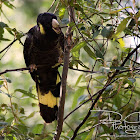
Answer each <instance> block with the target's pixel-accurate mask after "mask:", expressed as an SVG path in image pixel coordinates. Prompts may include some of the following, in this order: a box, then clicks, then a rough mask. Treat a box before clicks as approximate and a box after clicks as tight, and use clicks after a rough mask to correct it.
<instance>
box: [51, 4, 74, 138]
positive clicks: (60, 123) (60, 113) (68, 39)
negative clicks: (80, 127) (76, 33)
mask: <svg viewBox="0 0 140 140" xmlns="http://www.w3.org/2000/svg"><path fill="white" fill-rule="evenodd" d="M68 12H69V22H70V23H71V22H73V19H75V17H74V9H73V8H72V7H71V6H69V7H68ZM71 29H72V28H71V27H70V26H69V27H68V28H67V31H66V39H65V51H64V66H63V73H62V80H61V83H62V85H61V89H60V102H59V109H58V124H57V129H56V134H55V135H54V138H53V139H54V140H59V138H60V135H61V132H62V128H63V117H64V105H65V93H66V81H67V73H68V67H69V54H70V49H71V48H72V33H71Z"/></svg>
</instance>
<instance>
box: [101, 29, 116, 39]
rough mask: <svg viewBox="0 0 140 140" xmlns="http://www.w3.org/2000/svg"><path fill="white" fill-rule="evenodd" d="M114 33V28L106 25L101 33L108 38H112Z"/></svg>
mask: <svg viewBox="0 0 140 140" xmlns="http://www.w3.org/2000/svg"><path fill="white" fill-rule="evenodd" d="M112 33H113V28H112V27H104V28H103V30H102V31H101V35H102V36H103V37H106V38H110V37H111V36H112Z"/></svg>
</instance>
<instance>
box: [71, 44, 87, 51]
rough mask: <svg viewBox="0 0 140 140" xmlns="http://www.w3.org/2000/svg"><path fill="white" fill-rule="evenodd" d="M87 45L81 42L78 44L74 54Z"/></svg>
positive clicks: (74, 48)
mask: <svg viewBox="0 0 140 140" xmlns="http://www.w3.org/2000/svg"><path fill="white" fill-rule="evenodd" d="M85 45H86V43H85V42H80V43H79V44H77V45H76V46H75V47H73V49H72V52H76V51H79V50H80V49H81V48H82V47H84V46H85Z"/></svg>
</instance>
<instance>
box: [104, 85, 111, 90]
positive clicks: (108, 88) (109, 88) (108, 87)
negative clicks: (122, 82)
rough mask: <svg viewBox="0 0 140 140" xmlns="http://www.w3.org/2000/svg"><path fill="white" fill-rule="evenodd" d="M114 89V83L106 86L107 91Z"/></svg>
mask: <svg viewBox="0 0 140 140" xmlns="http://www.w3.org/2000/svg"><path fill="white" fill-rule="evenodd" d="M112 89H113V86H112V85H109V86H107V87H106V89H105V91H110V90H112Z"/></svg>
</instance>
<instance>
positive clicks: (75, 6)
mask: <svg viewBox="0 0 140 140" xmlns="http://www.w3.org/2000/svg"><path fill="white" fill-rule="evenodd" d="M73 6H74V8H75V10H77V11H81V12H82V13H83V11H84V10H83V8H82V7H81V6H80V5H79V4H77V3H74V4H73Z"/></svg>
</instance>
